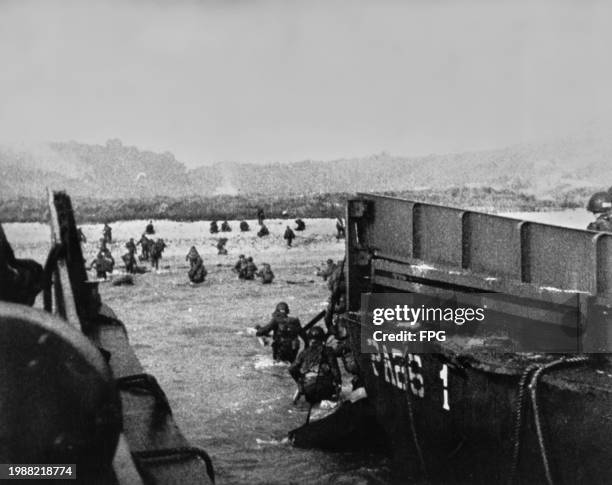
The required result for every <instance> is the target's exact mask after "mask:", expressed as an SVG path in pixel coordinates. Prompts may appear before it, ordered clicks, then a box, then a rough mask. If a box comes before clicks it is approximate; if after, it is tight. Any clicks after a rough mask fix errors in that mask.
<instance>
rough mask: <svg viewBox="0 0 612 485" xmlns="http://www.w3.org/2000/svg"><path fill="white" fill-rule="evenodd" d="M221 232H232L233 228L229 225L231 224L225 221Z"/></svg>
mask: <svg viewBox="0 0 612 485" xmlns="http://www.w3.org/2000/svg"><path fill="white" fill-rule="evenodd" d="M221 232H232V228H231V226H230V225H229V222H227V221H223V223H222V224H221Z"/></svg>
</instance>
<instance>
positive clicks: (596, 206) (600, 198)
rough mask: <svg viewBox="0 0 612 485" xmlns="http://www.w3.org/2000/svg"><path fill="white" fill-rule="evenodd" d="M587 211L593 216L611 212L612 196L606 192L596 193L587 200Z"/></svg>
mask: <svg viewBox="0 0 612 485" xmlns="http://www.w3.org/2000/svg"><path fill="white" fill-rule="evenodd" d="M586 208H587V210H588V211H589V212H592V213H593V214H600V213H602V212H608V211H610V210H612V196H611V195H610V194H609V193H608V192H596V193H595V194H593V195H592V196H591V198H590V199H589V203H588V204H587V207H586Z"/></svg>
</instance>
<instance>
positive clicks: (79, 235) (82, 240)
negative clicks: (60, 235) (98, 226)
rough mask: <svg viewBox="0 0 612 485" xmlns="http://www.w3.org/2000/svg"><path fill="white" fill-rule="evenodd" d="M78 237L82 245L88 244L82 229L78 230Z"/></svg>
mask: <svg viewBox="0 0 612 485" xmlns="http://www.w3.org/2000/svg"><path fill="white" fill-rule="evenodd" d="M77 236H78V237H79V241H81V242H82V243H86V242H87V238H86V237H85V234H83V229H81V228H80V227H79V228H77Z"/></svg>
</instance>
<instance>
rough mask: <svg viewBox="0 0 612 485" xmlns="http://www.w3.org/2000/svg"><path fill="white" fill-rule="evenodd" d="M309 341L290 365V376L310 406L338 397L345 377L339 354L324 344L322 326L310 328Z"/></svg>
mask: <svg viewBox="0 0 612 485" xmlns="http://www.w3.org/2000/svg"><path fill="white" fill-rule="evenodd" d="M308 340H309V345H308V347H307V348H306V349H304V350H303V351H302V352H301V353H300V354H299V355H298V356H297V358H296V359H295V362H294V363H293V364H291V367H289V374H291V377H293V379H294V380H295V381H296V382H297V385H298V389H299V392H300V394H303V395H304V397H305V398H306V401H308V402H309V403H310V404H316V403H318V402H320V401H322V400H323V399H334V398H337V397H338V394H339V391H340V385H341V383H342V378H341V374H340V368H339V367H338V361H337V360H336V354H335V352H334V351H333V350H332V349H331V348H329V347H327V346H326V345H325V332H324V331H323V329H322V328H321V327H313V328H311V329H310V330H309V331H308Z"/></svg>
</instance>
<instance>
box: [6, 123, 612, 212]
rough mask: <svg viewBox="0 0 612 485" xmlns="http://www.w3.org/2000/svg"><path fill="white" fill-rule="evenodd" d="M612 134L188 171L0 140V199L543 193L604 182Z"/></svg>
mask: <svg viewBox="0 0 612 485" xmlns="http://www.w3.org/2000/svg"><path fill="white" fill-rule="evenodd" d="M610 160H612V142H611V141H610V140H609V139H608V138H606V137H603V136H586V135H585V136H580V137H574V138H567V139H564V140H562V141H554V142H549V143H539V144H535V143H534V144H525V145H517V146H511V147H508V148H505V149H501V150H490V151H480V152H466V153H459V154H447V155H430V156H424V157H413V158H407V157H399V156H393V155H390V154H387V153H381V154H378V155H372V156H368V157H363V158H351V159H340V160H332V161H326V162H321V161H312V160H307V161H302V162H297V163H273V164H265V165H259V164H249V163H234V162H227V163H217V164H214V165H208V166H202V167H199V168H196V169H191V170H189V169H187V168H186V167H185V165H184V164H183V163H181V162H179V161H178V160H176V158H175V157H174V155H173V154H172V153H169V152H165V153H161V154H160V153H154V152H150V151H142V150H139V149H137V148H136V147H133V146H126V145H124V144H122V142H121V141H119V140H109V141H108V142H107V143H106V144H105V145H88V144H83V143H77V142H65V143H64V142H57V143H48V144H43V145H38V146H36V147H34V148H31V147H29V148H27V149H26V148H14V147H0V199H2V200H5V201H6V200H12V199H16V198H18V197H33V198H42V197H43V196H44V191H45V187H48V186H49V187H52V188H55V189H65V190H67V191H68V192H69V193H70V194H71V195H72V196H74V197H87V198H97V199H100V198H103V199H125V198H145V197H146V198H153V197H158V196H161V197H173V198H184V197H193V196H195V197H210V196H213V195H220V194H226V195H240V196H251V195H264V196H265V195H269V196H290V195H308V194H328V193H352V192H356V191H373V192H402V191H406V190H420V189H431V190H445V189H448V188H450V187H490V188H493V189H496V190H505V189H510V190H514V191H519V192H521V193H524V194H528V195H533V196H535V197H538V198H542V199H559V197H560V195H562V194H564V193H567V194H572V193H575V191H577V190H579V191H581V192H584V193H586V192H588V191H590V190H594V189H599V188H607V186H608V185H611V184H612V163H609V162H610Z"/></svg>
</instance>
